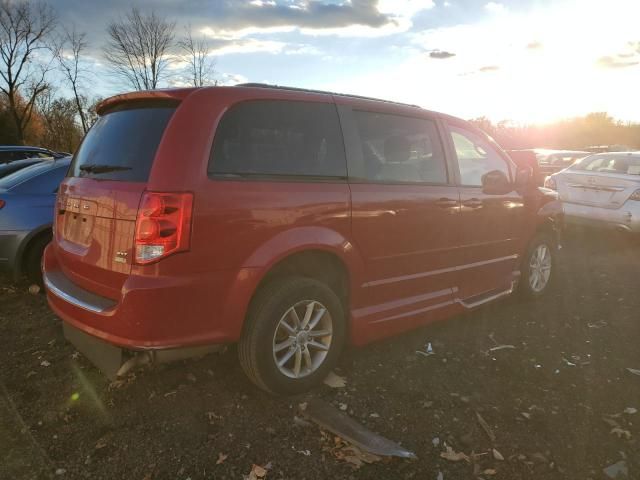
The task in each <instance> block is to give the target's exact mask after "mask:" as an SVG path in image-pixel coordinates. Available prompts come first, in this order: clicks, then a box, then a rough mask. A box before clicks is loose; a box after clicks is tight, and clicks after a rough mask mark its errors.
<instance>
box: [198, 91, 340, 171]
mask: <svg viewBox="0 0 640 480" xmlns="http://www.w3.org/2000/svg"><path fill="white" fill-rule="evenodd" d="M346 163H347V162H346V159H345V154H344V141H343V139H342V131H341V130H340V122H339V120H338V113H337V110H336V107H335V105H333V104H329V103H312V102H291V101H275V100H255V101H248V102H242V103H239V104H237V105H235V106H233V107H231V108H230V109H229V111H228V112H227V113H225V115H224V116H223V118H222V120H221V121H220V124H219V125H218V129H217V131H216V135H215V140H214V142H213V149H212V151H211V158H210V160H209V174H210V175H213V176H219V175H223V176H224V175H227V176H235V175H237V176H251V175H256V176H260V175H282V176H302V177H304V176H309V177H340V178H345V177H346V176H347V164H346Z"/></svg>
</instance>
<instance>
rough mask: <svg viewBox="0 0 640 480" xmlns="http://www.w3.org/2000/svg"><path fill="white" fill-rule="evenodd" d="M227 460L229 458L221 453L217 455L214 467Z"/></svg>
mask: <svg viewBox="0 0 640 480" xmlns="http://www.w3.org/2000/svg"><path fill="white" fill-rule="evenodd" d="M227 458H229V455H226V454H224V453H222V452H220V453H218V459H217V460H216V465H222V464H223V463H224V461H225V460H226V459H227Z"/></svg>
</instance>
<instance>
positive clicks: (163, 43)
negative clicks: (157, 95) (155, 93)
mask: <svg viewBox="0 0 640 480" xmlns="http://www.w3.org/2000/svg"><path fill="white" fill-rule="evenodd" d="M175 26H176V24H175V22H169V21H167V20H166V19H165V18H163V17H159V16H158V15H156V13H155V12H151V13H150V14H148V15H143V14H141V13H140V10H138V9H137V8H132V9H131V11H130V12H129V13H127V15H126V16H125V17H124V18H120V19H119V20H116V21H113V22H111V23H110V24H109V26H108V27H107V34H108V36H109V38H108V41H107V44H106V46H105V48H104V56H105V59H106V61H107V63H109V64H110V65H111V67H112V68H113V71H114V73H115V74H116V75H117V76H119V77H121V78H122V79H124V80H125V81H126V82H127V83H128V84H129V85H131V86H132V87H133V88H134V89H136V90H153V89H155V88H157V87H158V83H159V82H160V80H162V79H163V78H165V77H166V76H167V72H166V70H167V66H168V63H169V58H168V53H169V51H170V50H171V47H172V46H173V39H174V30H175Z"/></svg>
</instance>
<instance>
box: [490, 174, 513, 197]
mask: <svg viewBox="0 0 640 480" xmlns="http://www.w3.org/2000/svg"><path fill="white" fill-rule="evenodd" d="M512 191H513V185H512V184H511V182H510V181H509V177H507V175H506V174H505V173H504V172H502V171H500V170H491V171H490V172H487V173H485V174H484V175H483V176H482V192H483V193H486V194H487V195H504V194H505V193H509V192H512Z"/></svg>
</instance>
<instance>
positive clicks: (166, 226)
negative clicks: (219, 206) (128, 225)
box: [135, 192, 193, 265]
mask: <svg viewBox="0 0 640 480" xmlns="http://www.w3.org/2000/svg"><path fill="white" fill-rule="evenodd" d="M192 209H193V194H191V193H159V192H145V193H144V194H143V195H142V200H141V201H140V207H139V208H138V217H137V219H136V236H135V263H137V264H139V265H145V264H147V263H151V262H155V261H158V260H159V259H161V258H164V257H166V256H167V255H170V254H172V253H176V252H184V251H186V250H189V242H190V237H191V212H192Z"/></svg>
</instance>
